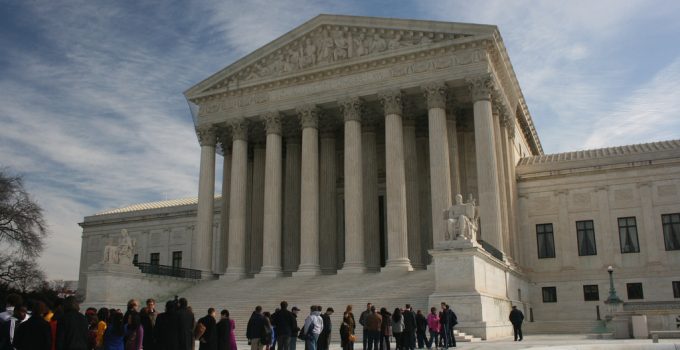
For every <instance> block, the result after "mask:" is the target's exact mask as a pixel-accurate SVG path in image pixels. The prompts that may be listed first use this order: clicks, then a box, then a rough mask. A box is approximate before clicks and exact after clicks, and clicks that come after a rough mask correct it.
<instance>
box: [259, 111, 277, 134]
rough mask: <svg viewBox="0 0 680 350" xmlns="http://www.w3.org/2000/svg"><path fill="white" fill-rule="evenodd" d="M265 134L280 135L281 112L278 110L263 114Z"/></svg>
mask: <svg viewBox="0 0 680 350" xmlns="http://www.w3.org/2000/svg"><path fill="white" fill-rule="evenodd" d="M262 117H263V118H264V124H265V128H266V129H267V134H279V135H281V113H279V111H271V112H267V113H265V114H264V115H263V116H262Z"/></svg>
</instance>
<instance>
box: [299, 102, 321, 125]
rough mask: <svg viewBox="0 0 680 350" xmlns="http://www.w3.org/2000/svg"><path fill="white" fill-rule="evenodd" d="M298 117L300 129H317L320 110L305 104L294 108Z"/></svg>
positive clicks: (313, 105) (312, 105)
mask: <svg viewBox="0 0 680 350" xmlns="http://www.w3.org/2000/svg"><path fill="white" fill-rule="evenodd" d="M296 110H297V113H298V116H299V117H300V127H302V128H303V129H304V128H314V129H318V128H319V113H320V110H319V108H318V107H317V106H316V105H315V104H307V105H303V106H299V107H297V108H296Z"/></svg>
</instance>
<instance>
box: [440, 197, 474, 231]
mask: <svg viewBox="0 0 680 350" xmlns="http://www.w3.org/2000/svg"><path fill="white" fill-rule="evenodd" d="M478 212H479V211H478V208H477V206H476V203H475V200H474V199H472V198H471V199H470V200H469V201H468V202H467V203H464V202H463V196H461V195H460V194H457V195H456V204H454V205H452V206H451V207H450V208H449V209H447V210H444V219H445V220H446V223H447V224H446V234H445V235H444V239H445V240H447V241H450V240H457V239H459V238H461V239H463V240H467V241H472V242H475V241H476V240H477V230H478V228H479V226H478V224H477V223H478V221H479V220H478V219H479V217H478Z"/></svg>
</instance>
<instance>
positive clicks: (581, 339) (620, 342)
mask: <svg viewBox="0 0 680 350" xmlns="http://www.w3.org/2000/svg"><path fill="white" fill-rule="evenodd" d="M238 348H239V349H240V350H249V349H250V346H249V345H248V344H247V343H246V342H245V341H239V342H238ZM304 348H305V346H304V344H303V343H302V342H301V341H299V342H298V344H297V347H296V350H304ZM340 349H341V348H340V343H337V342H333V343H331V346H330V350H340ZM392 349H394V344H392ZM455 349H466V350H473V349H474V350H487V349H503V350H506V349H510V350H513V349H531V350H541V349H551V350H586V349H604V350H619V349H631V350H633V349H635V350H637V349H654V350H657V349H658V350H680V339H659V343H658V344H654V343H652V340H651V339H589V338H588V336H586V335H568V334H567V335H564V334H560V335H534V336H532V335H529V336H526V337H524V340H523V341H521V342H515V341H513V340H512V338H506V339H496V340H489V341H481V342H473V343H459V344H458V346H457V347H456V348H455ZM354 350H361V343H357V344H354Z"/></svg>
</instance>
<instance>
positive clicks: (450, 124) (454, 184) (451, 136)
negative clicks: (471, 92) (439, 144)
mask: <svg viewBox="0 0 680 350" xmlns="http://www.w3.org/2000/svg"><path fill="white" fill-rule="evenodd" d="M446 109H447V111H446V132H447V133H448V135H447V139H448V141H449V171H450V173H451V198H454V197H455V196H456V195H457V194H461V195H462V194H463V193H462V192H461V190H460V176H461V175H460V167H459V166H458V165H459V160H458V158H459V154H460V153H459V151H460V150H459V148H458V126H457V125H456V124H457V119H458V115H457V113H458V111H457V107H456V104H455V103H454V102H453V99H452V98H449V99H448V105H447V108H446Z"/></svg>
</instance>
